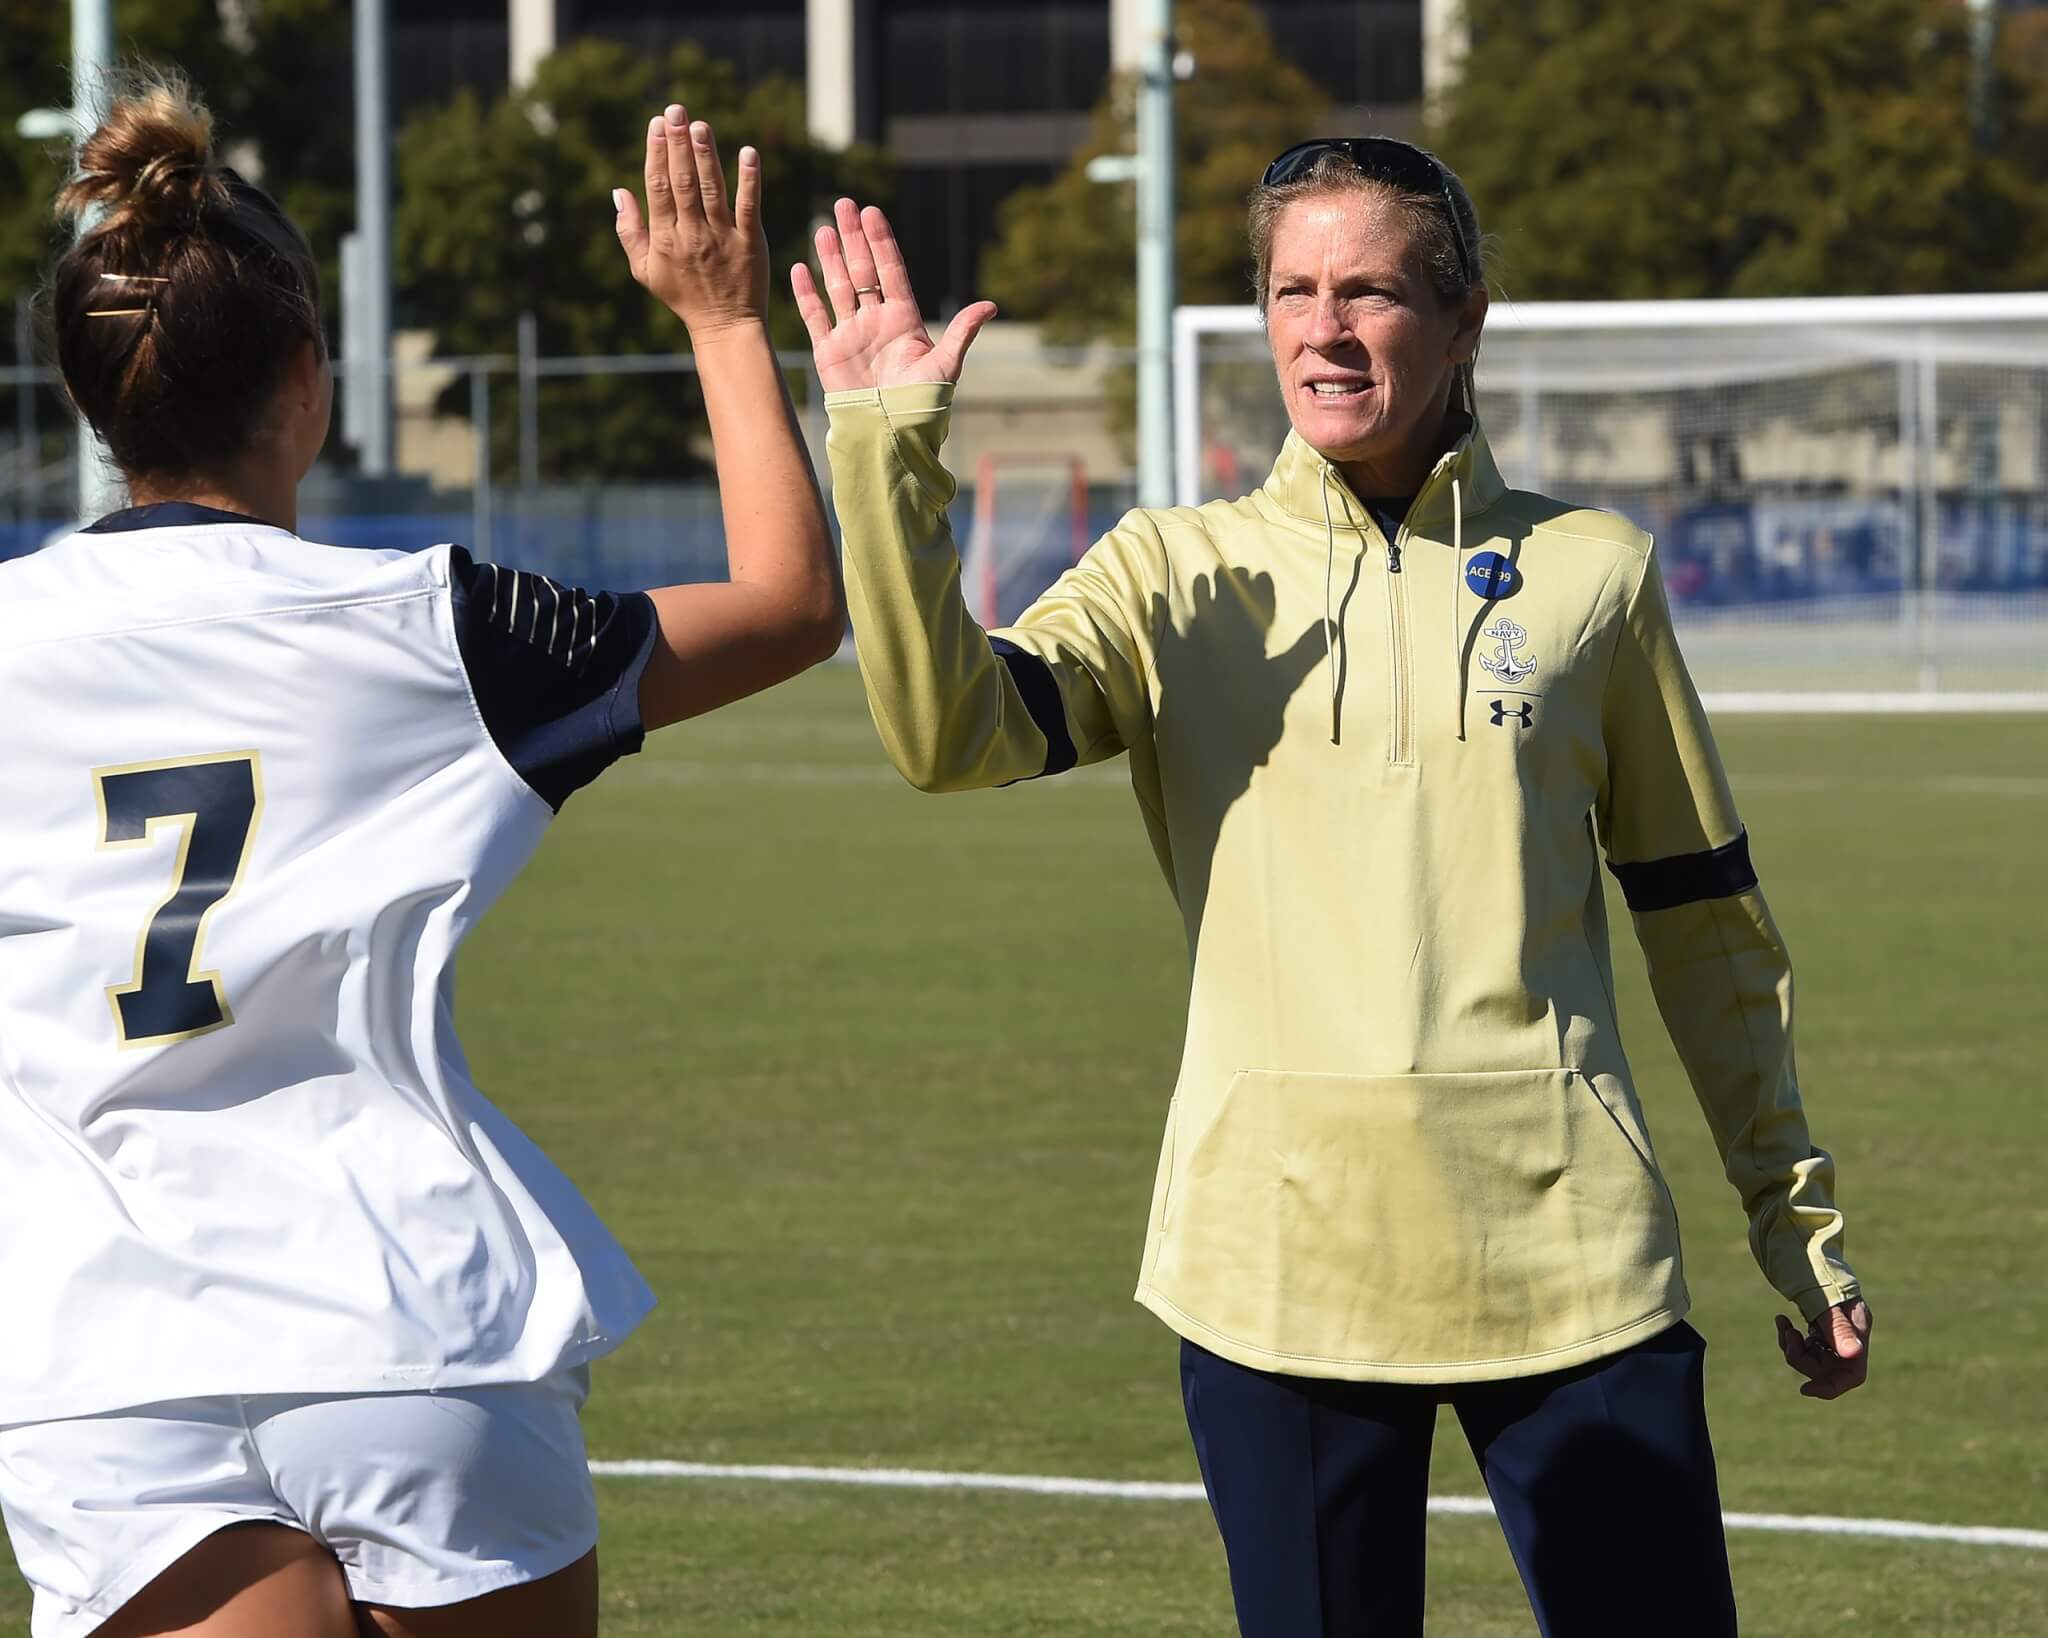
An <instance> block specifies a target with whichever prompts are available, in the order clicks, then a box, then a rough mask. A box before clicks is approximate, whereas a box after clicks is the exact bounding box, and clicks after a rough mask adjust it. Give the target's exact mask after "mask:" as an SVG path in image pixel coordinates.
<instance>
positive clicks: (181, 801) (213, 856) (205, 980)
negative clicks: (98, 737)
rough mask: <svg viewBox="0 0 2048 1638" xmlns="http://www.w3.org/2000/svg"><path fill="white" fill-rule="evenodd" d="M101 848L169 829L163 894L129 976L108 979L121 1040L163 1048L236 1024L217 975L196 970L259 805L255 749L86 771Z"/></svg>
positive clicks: (133, 843)
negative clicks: (172, 841) (172, 847)
mask: <svg viewBox="0 0 2048 1638" xmlns="http://www.w3.org/2000/svg"><path fill="white" fill-rule="evenodd" d="M92 781H93V792H94V794H95V796H96V797H97V798H98V801H99V810H100V836H99V845H100V847H101V849H102V850H105V849H109V848H117V847H146V846H148V845H150V844H151V843H153V842H155V841H156V840H157V833H158V831H159V830H161V829H163V828H164V827H167V826H176V827H177V832H178V852H177V859H176V862H175V864H174V866H173V868H172V871H171V890H170V892H169V893H168V894H166V895H165V896H164V898H162V899H161V900H160V901H158V903H157V905H156V907H155V908H154V909H153V910H151V911H150V913H149V914H148V916H147V917H146V918H144V920H143V923H142V931H141V933H140V934H139V935H138V936H137V938H136V941H135V976H134V977H133V978H132V979H130V980H129V981H128V982H127V983H125V984H109V985H108V986H107V999H108V1001H109V1002H111V1003H112V1005H113V1009H114V1026H115V1028H116V1029H117V1030H118V1031H119V1032H120V1036H121V1044H122V1045H123V1046H124V1047H133V1046H168V1045H169V1044H170V1043H172V1042H173V1041H183V1040H188V1039H190V1038H191V1037H192V1036H194V1035H204V1034H205V1033H206V1032H207V1031H208V1030H215V1029H224V1028H226V1027H227V1026H228V1025H229V1024H232V1023H233V1022H234V1021H235V1016H234V1013H233V1012H232V1011H230V1010H229V1007H228V997H227V991H226V989H225V988H223V986H222V984H221V977H220V974H219V973H217V972H214V973H209V972H201V971H200V970H199V963H200V959H201V949H202V946H203V944H204V941H205V938H206V924H207V922H208V921H209V920H210V919H211V918H212V915H213V912H214V911H215V910H216V909H217V908H219V906H220V902H221V901H222V900H223V899H225V898H226V897H227V896H228V895H229V894H230V893H232V892H233V891H234V890H235V887H236V885H237V884H238V883H239V882H240V881H241V879H242V867H243V866H244V865H245V864H247V863H248V859H249V844H250V843H251V842H252V841H254V840H255V836H256V821H257V819H258V817H259V816H260V815H261V813H262V811H263V764H262V758H261V757H259V756H258V755H257V753H256V752H254V751H230V752H223V753H221V754H219V755H216V756H191V757H174V758H170V759H168V760H166V761H162V762H130V763H126V764H123V765H121V766H118V767H111V768H95V769H94V770H93V775H92Z"/></svg>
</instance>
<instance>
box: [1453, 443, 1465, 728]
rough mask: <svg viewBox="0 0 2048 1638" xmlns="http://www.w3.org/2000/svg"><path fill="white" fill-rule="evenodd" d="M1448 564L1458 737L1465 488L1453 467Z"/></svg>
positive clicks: (1461, 704) (1462, 688) (1462, 694)
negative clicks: (1449, 558) (1449, 564)
mask: <svg viewBox="0 0 2048 1638" xmlns="http://www.w3.org/2000/svg"><path fill="white" fill-rule="evenodd" d="M1451 567H1452V568H1453V570H1455V571H1456V574H1455V578H1454V579H1453V580H1452V581H1451V667H1452V669H1453V670H1454V671H1455V672H1456V673H1457V679H1456V680H1457V684H1458V697H1457V704H1456V706H1455V707H1454V709H1455V710H1456V712H1457V716H1458V738H1460V739H1463V738H1464V737H1465V619H1464V613H1463V591H1462V588H1463V586H1464V584H1465V491H1464V487H1463V486H1462V485H1461V484H1460V483H1459V482H1458V474H1457V470H1456V468H1453V469H1452V471H1451Z"/></svg>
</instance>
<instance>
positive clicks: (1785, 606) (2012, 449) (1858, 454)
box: [1174, 294, 2048, 711]
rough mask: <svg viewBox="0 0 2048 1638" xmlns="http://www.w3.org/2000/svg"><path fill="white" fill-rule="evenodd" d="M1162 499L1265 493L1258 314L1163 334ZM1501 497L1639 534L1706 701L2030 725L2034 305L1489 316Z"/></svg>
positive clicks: (2041, 345) (1936, 302) (1266, 383)
mask: <svg viewBox="0 0 2048 1638" xmlns="http://www.w3.org/2000/svg"><path fill="white" fill-rule="evenodd" d="M1174 376H1175V379H1174V409H1175V423H1176V424H1175V461H1176V483H1177V487H1178V492H1179V498H1180V500H1181V501H1182V502H1183V503H1184V504H1197V503H1199V502H1201V501H1203V500H1207V499H1210V498H1212V497H1214V496H1218V495H1224V494H1234V493H1239V492H1241V491H1242V490H1243V489H1245V488H1248V487H1250V486H1251V485H1253V484H1256V483H1258V482H1259V481H1260V480H1261V479H1262V478H1263V476H1264V474H1265V472H1266V469H1267V466H1268V465H1269V464H1270V462H1271V461H1272V459H1273V456H1274V454H1275V452H1276V451H1277V450H1278V448H1279V446H1280V442H1281V440H1282V439H1283V438H1284V437H1285V436H1286V431H1287V422H1286V414H1285V411H1284V410H1283V408H1282V407H1281V404H1280V400H1279V394H1278V392H1277V391H1276V389H1275V386H1274V381H1273V365H1272V360H1271V358H1270V357H1269V355H1268V354H1267V351H1266V346H1265V337H1264V334H1263V332H1262V331H1261V329H1260V324H1259V318H1258V314H1257V313H1256V311H1255V310H1253V309H1252V308H1249V307H1242V308H1239V307H1188V308H1182V309H1181V310H1180V311H1179V313H1178V314H1177V315H1176V320H1175V371H1174ZM1478 382H1479V407H1480V416H1481V419H1482V420H1483V421H1484V422H1485V425H1486V428H1487V434H1488V437H1489V438H1490V439H1491V441H1492V444H1493V448H1494V453H1495V455H1496V457H1497V458H1498V460H1499V461H1500V464H1501V469H1502V471H1503V472H1504V473H1505V474H1506V476H1507V479H1508V481H1509V482H1510V483H1513V484H1518V485H1521V486H1524V487H1527V488H1531V489H1540V490H1544V491H1546V492H1548V493H1550V494H1553V495H1556V496H1559V497H1560V498H1562V499H1565V500H1568V501H1578V502H1582V503H1584V504H1587V505H1591V506H1601V507H1607V508H1611V509H1613V510H1615V511H1619V512H1623V513H1626V514H1627V515H1628V516H1629V517H1631V518H1633V519H1635V521H1636V522H1637V523H1639V524H1641V525H1642V526H1643V527H1644V528H1646V529H1649V530H1651V531H1652V532H1654V533H1655V534H1656V536H1657V537H1658V542H1659V547H1658V550H1659V555H1660V557H1661V558H1662V561H1663V564H1664V574H1665V579H1666V581H1667V583H1668V585H1669V587H1670V591H1671V596H1672V603H1673V608H1674V611H1675V617H1676V619H1677V620H1678V623H1679V628H1680V632H1681V636H1682V639H1683V641H1684V643H1685V648H1686V654H1687V658H1688V660H1689V662H1690V663H1691V665H1692V668H1693V672H1694V674H1695V676H1696V677H1697V678H1698V679H1699V682H1700V686H1701V688H1702V690H1703V691H1705V692H1707V693H1709V694H1710V695H1711V696H1712V697H1713V703H1714V704H1715V705H1716V706H1717V707H1719V708H1721V709H1744V708H1747V709H1761V710H1837V711H1841V710H1888V711H1897V710H1979V711H1982V710H2048V295H2031V294H2030V295H2012V296H1926V297H1839V298H1816V299H1813V300H1800V301H1711V302H1708V301H1671V302H1586V303H1528V304H1524V305H1522V306H1519V307H1517V306H1514V305H1511V304H1509V303H1506V302H1497V303H1496V304H1495V305H1494V308H1493V311H1492V314H1491V315H1490V317H1489V318H1488V320H1487V325H1486V340H1485V344H1484V346H1483V348H1482V350H1481V353H1480V359H1479V369H1478Z"/></svg>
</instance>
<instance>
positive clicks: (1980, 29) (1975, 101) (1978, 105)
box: [1968, 0, 1998, 153]
mask: <svg viewBox="0 0 2048 1638" xmlns="http://www.w3.org/2000/svg"><path fill="white" fill-rule="evenodd" d="M1968 3H1969V7H1970V137H1971V140H1972V141H1974V142H1975V143H1976V144H1977V148H1978V151H1979V152H1983V153H1988V152H1989V151H1990V149H1991V146H1992V143H1993V141H1994V139H1995V137H1996V128H1995V126H1994V123H1993V122H1994V119H1995V117H1996V116H1995V114H1994V112H1993V110H1992V106H1991V53H1992V49H1993V47H1994V46H1996V44H1997V43H1998V0H1968Z"/></svg>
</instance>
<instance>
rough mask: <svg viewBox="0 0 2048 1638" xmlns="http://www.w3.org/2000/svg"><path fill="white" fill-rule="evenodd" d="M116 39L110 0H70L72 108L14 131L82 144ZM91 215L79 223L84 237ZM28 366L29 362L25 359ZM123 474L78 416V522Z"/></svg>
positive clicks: (102, 95) (94, 118)
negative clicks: (70, 140)
mask: <svg viewBox="0 0 2048 1638" xmlns="http://www.w3.org/2000/svg"><path fill="white" fill-rule="evenodd" d="M113 36H114V19H113V0H71V106H70V107H69V108H36V109H32V110H31V111H29V112H28V113H26V114H23V115H22V116H21V119H20V120H19V121H18V122H17V124H16V126H15V129H16V130H17V131H18V132H19V133H20V134H21V135H22V136H25V137H27V138H29V139H30V140H31V141H48V140H50V139H52V138H55V137H68V138H71V139H72V140H73V141H81V142H82V141H83V140H84V139H85V138H86V137H87V136H89V135H90V134H91V133H92V132H93V130H94V129H95V128H97V126H98V125H99V122H100V117H101V116H102V115H103V114H104V113H105V112H106V98H107V83H106V80H107V68H108V65H109V62H110V60H111V58H112V42H113ZM92 223H93V214H88V215H87V216H85V217H83V218H82V219H81V220H80V221H79V224H78V232H79V236H80V237H81V238H82V237H84V235H85V234H86V233H87V232H88V231H90V229H91V227H92ZM22 362H23V363H24V364H26V363H27V362H28V361H27V360H26V359H23V360H22ZM123 496H124V486H123V484H122V482H121V474H120V473H119V472H118V471H116V470H115V468H114V463H113V462H112V461H110V460H109V459H108V458H107V450H106V445H104V444H102V443H101V442H100V441H99V438H98V437H97V436H96V435H95V434H94V432H93V430H92V427H91V426H90V425H89V424H88V423H87V421H86V419H85V417H84V416H82V415H81V416H80V417H79V418H78V494H77V507H78V521H79V522H81V523H84V522H86V521H88V520H89V519H92V518H96V517H100V516H102V515H104V514H105V513H108V512H111V511H113V510H114V509H115V508H116V507H117V506H119V505H120V503H121V500H122V499H123Z"/></svg>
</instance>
